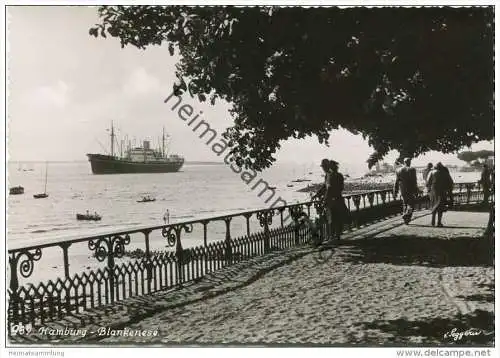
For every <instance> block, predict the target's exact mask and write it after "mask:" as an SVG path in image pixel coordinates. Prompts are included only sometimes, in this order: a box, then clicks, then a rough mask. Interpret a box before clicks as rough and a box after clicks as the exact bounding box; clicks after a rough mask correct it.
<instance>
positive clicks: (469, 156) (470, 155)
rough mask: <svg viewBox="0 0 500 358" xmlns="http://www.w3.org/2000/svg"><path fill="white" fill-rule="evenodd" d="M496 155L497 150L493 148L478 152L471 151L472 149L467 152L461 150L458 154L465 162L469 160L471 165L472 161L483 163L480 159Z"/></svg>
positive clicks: (468, 162)
mask: <svg viewBox="0 0 500 358" xmlns="http://www.w3.org/2000/svg"><path fill="white" fill-rule="evenodd" d="M493 155H495V152H494V151H492V150H480V151H477V152H471V151H466V152H460V153H458V154H457V158H458V159H460V160H463V161H464V162H467V164H469V165H470V163H471V162H473V161H475V162H477V163H479V165H481V163H480V162H479V161H478V159H482V160H483V161H484V160H486V159H488V157H490V156H493Z"/></svg>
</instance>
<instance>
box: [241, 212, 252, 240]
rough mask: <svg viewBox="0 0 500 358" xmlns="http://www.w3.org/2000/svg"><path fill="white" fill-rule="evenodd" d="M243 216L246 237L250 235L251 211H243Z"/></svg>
mask: <svg viewBox="0 0 500 358" xmlns="http://www.w3.org/2000/svg"><path fill="white" fill-rule="evenodd" d="M243 216H244V217H245V219H246V222H247V237H250V218H251V217H252V213H245V214H243Z"/></svg>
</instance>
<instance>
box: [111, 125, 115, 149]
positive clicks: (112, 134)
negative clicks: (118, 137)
mask: <svg viewBox="0 0 500 358" xmlns="http://www.w3.org/2000/svg"><path fill="white" fill-rule="evenodd" d="M111 156H112V157H114V156H115V128H114V127H113V121H111Z"/></svg>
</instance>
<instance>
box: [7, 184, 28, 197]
mask: <svg viewBox="0 0 500 358" xmlns="http://www.w3.org/2000/svg"><path fill="white" fill-rule="evenodd" d="M9 194H10V195H19V194H24V188H23V187H22V186H20V185H19V186H15V187H12V188H10V190H9Z"/></svg>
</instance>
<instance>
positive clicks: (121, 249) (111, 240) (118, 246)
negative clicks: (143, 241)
mask: <svg viewBox="0 0 500 358" xmlns="http://www.w3.org/2000/svg"><path fill="white" fill-rule="evenodd" d="M128 244H130V235H129V234H125V236H123V237H122V236H120V235H115V236H107V237H101V238H99V239H97V240H90V241H89V244H88V246H89V249H90V250H91V251H94V257H95V258H96V259H97V261H99V262H102V261H104V260H105V259H106V258H107V259H108V260H110V259H111V260H112V259H114V258H115V257H116V258H120V257H123V255H124V254H125V245H128ZM111 262H112V261H110V263H111ZM109 266H112V264H110V265H109Z"/></svg>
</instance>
